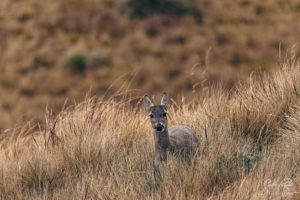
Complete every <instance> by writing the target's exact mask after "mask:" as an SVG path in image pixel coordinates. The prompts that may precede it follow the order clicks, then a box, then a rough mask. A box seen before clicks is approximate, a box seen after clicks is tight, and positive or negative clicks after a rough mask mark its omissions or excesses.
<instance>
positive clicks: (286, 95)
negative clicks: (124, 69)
mask: <svg viewBox="0 0 300 200" xmlns="http://www.w3.org/2000/svg"><path fill="white" fill-rule="evenodd" d="M195 95H199V94H195ZM299 100H300V66H299V63H297V62H287V63H286V64H283V65H282V66H281V67H280V69H279V70H277V71H274V72H272V73H270V74H268V75H263V76H260V77H255V76H252V77H251V78H250V79H249V80H248V81H247V83H245V84H244V85H243V86H239V87H238V88H237V90H236V91H235V92H233V93H228V92H227V91H224V90H222V89H218V88H214V89H212V90H211V92H210V93H207V94H206V95H205V96H202V97H199V96H198V98H197V97H195V98H194V100H193V101H188V100H184V99H183V101H182V102H181V103H175V102H174V103H173V104H172V105H171V106H170V108H169V118H170V124H175V123H183V124H186V125H188V126H190V127H192V128H193V129H194V130H195V131H196V133H197V137H198V138H199V140H200V147H199V152H198V154H197V155H195V157H194V158H193V160H192V162H191V163H188V162H186V161H184V160H180V159H177V158H175V157H172V156H170V159H169V160H168V162H167V163H166V164H165V165H163V166H162V168H161V169H160V170H161V173H162V181H161V182H158V181H155V180H154V179H153V174H152V172H153V166H152V159H153V148H154V147H153V141H152V140H153V138H152V135H151V128H150V123H149V122H148V121H147V120H148V119H147V115H146V113H145V111H144V110H143V108H142V105H140V103H138V104H137V105H135V106H132V105H131V104H129V103H128V101H127V99H123V100H122V101H121V100H120V99H119V100H118V101H115V100H114V99H113V98H112V99H110V100H101V99H97V98H87V99H86V100H85V101H84V102H82V103H80V104H78V105H75V106H73V107H70V108H65V109H64V110H63V111H62V112H61V113H60V114H59V115H58V116H56V117H55V116H53V115H51V112H50V111H49V112H47V113H46V116H47V123H46V124H47V128H46V129H45V130H43V129H41V130H40V131H33V130H32V129H30V127H28V126H27V127H26V126H25V127H22V128H18V129H12V130H8V131H7V132H6V133H3V134H2V135H1V151H0V158H1V159H0V166H1V167H0V168H1V170H2V171H1V179H0V197H1V199H37V198H42V199H153V198H154V199H185V198H186V199H289V198H290V199H292V198H294V199H297V198H299V180H300V179H299V177H300V176H299V175H300V174H299V163H300V152H299V146H300V145H299V144H300V143H299V142H300V141H299V138H300V137H299V136H300V135H299V134H300V132H299V130H300V122H299V113H300V110H299V108H300V107H299V106H300V104H299V102H300V101H299Z"/></svg>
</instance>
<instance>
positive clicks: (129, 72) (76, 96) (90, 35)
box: [0, 0, 300, 130]
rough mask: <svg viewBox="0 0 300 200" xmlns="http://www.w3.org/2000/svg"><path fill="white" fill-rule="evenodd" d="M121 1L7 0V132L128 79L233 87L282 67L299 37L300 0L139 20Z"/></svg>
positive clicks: (1, 19)
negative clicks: (221, 83)
mask: <svg viewBox="0 0 300 200" xmlns="http://www.w3.org/2000/svg"><path fill="white" fill-rule="evenodd" d="M122 2H123V1H121V0H64V1H59V0H54V1H53V0H43V1H40V0H23V1H17V0H1V2H0V96H1V98H0V112H1V119H0V128H1V129H2V130H4V129H5V128H8V127H11V126H14V125H16V124H22V123H23V122H24V121H27V120H33V121H34V122H35V121H39V122H41V121H43V118H44V116H43V113H44V110H45V107H46V105H47V104H49V106H50V107H51V108H52V109H53V110H54V111H55V112H56V113H57V112H58V111H59V110H61V107H62V105H63V104H64V103H65V100H66V98H68V99H69V101H68V102H67V104H68V105H69V102H73V101H74V100H76V101H81V100H83V97H84V94H85V93H87V91H89V90H91V93H92V94H94V95H98V96H102V95H103V94H104V93H105V92H106V91H107V89H108V88H110V89H109V91H108V93H109V94H113V93H115V92H116V91H118V90H119V89H120V88H121V87H122V86H123V85H124V82H125V84H129V83H130V88H131V89H138V90H139V91H143V92H142V93H144V92H145V91H146V92H148V93H152V94H157V93H160V92H161V91H162V90H166V91H168V92H169V93H170V94H171V95H172V96H174V98H176V95H178V96H179V97H180V96H181V95H182V94H185V95H189V94H190V93H191V91H192V90H197V91H199V90H201V89H202V86H203V85H204V86H205V85H210V84H213V83H215V82H218V81H224V85H225V86H226V87H227V88H232V87H234V85H235V83H236V81H237V80H239V79H243V77H244V75H246V76H248V74H249V73H251V72H252V71H257V70H258V71H259V70H263V71H269V70H270V69H273V68H276V66H277V65H276V60H277V57H278V52H279V47H280V46H281V48H282V51H284V50H285V49H286V48H289V47H290V46H291V45H293V44H295V43H297V42H299V34H300V22H299V20H298V19H299V17H300V4H299V1H297V0H287V1H283V0H267V1H263V2H262V1H259V0H251V1H250V0H242V1H239V2H236V3H235V2H233V1H231V0H224V1H210V0H196V1H195V3H196V5H195V6H194V7H195V9H196V10H197V12H198V13H199V16H198V17H197V18H195V17H194V16H193V15H190V14H186V15H181V16H177V15H176V16H170V15H166V14H164V12H162V13H160V14H157V15H152V16H148V17H145V18H131V17H130V13H128V12H126V9H125V10H124V9H123V3H122ZM205 66H206V67H208V68H207V69H206V70H207V74H205V75H202V73H201V72H202V71H203V68H204V67H205ZM72 67H73V68H75V70H72ZM69 68H71V69H69ZM237 74H239V75H237Z"/></svg>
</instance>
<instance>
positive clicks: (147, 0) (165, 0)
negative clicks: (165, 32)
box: [126, 0, 195, 17]
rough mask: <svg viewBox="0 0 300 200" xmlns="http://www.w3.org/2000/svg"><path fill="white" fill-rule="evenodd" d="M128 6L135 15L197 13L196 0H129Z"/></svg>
mask: <svg viewBox="0 0 300 200" xmlns="http://www.w3.org/2000/svg"><path fill="white" fill-rule="evenodd" d="M126 6H127V8H128V9H129V11H130V13H131V15H132V16H133V17H146V16H149V15H153V14H171V15H183V14H195V9H194V0H127V1H126Z"/></svg>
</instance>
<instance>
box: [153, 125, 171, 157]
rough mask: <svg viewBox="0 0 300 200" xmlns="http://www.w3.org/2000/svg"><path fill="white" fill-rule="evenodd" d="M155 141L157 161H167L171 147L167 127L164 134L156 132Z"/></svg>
mask: <svg viewBox="0 0 300 200" xmlns="http://www.w3.org/2000/svg"><path fill="white" fill-rule="evenodd" d="M154 139H155V153H156V157H157V159H159V160H160V161H166V159H167V149H168V148H169V147H170V140H169V135H168V129H167V127H166V128H165V130H164V131H162V132H156V131H154Z"/></svg>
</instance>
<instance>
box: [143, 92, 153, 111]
mask: <svg viewBox="0 0 300 200" xmlns="http://www.w3.org/2000/svg"><path fill="white" fill-rule="evenodd" d="M144 106H145V108H146V110H147V111H150V108H151V106H153V103H152V102H151V100H150V98H149V96H148V95H147V94H146V95H145V96H144Z"/></svg>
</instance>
